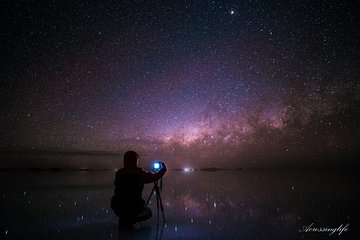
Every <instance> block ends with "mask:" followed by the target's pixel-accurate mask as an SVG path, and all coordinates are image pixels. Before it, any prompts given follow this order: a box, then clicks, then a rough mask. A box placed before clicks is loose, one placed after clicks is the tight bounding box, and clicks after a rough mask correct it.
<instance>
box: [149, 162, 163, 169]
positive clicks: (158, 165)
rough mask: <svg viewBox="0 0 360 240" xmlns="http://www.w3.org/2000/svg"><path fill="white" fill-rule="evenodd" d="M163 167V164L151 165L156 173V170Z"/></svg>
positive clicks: (154, 163)
mask: <svg viewBox="0 0 360 240" xmlns="http://www.w3.org/2000/svg"><path fill="white" fill-rule="evenodd" d="M163 166H164V163H163V162H153V164H152V168H153V171H158V170H160V169H161V168H162V167H163Z"/></svg>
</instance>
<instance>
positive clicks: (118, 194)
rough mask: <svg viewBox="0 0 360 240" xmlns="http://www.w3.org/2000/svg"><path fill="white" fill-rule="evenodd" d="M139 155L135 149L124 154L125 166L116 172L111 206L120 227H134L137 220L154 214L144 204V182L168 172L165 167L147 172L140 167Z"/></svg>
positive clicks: (149, 181) (154, 179)
mask: <svg viewBox="0 0 360 240" xmlns="http://www.w3.org/2000/svg"><path fill="white" fill-rule="evenodd" d="M138 158H139V155H138V154H137V153H136V152H134V151H128V152H126V153H125V154H124V168H122V169H120V170H118V171H117V172H116V178H115V182H114V185H115V191H114V196H113V197H112V198H111V208H112V209H113V210H114V212H115V214H116V215H117V216H118V217H119V227H125V228H127V229H131V228H133V224H134V223H136V222H141V221H145V220H147V219H149V218H151V216H152V212H151V210H150V208H148V207H146V206H144V205H145V201H144V199H142V191H143V189H144V183H151V182H154V181H156V180H158V179H160V178H161V177H162V176H163V175H164V174H165V172H166V167H165V165H163V167H162V168H161V169H160V170H159V171H157V172H155V173H152V172H147V171H145V170H144V169H142V168H140V167H138Z"/></svg>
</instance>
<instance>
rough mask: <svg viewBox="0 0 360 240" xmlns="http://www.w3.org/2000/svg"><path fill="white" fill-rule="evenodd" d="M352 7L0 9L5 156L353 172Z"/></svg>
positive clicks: (32, 4)
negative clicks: (29, 153) (38, 153)
mask: <svg viewBox="0 0 360 240" xmlns="http://www.w3.org/2000/svg"><path fill="white" fill-rule="evenodd" d="M356 2H357V1H353V2H352V1H343V2H340V1H339V2H334V1H310V0H309V1H289V2H285V1H251V0H249V1H101V2H97V3H94V2H92V1H81V2H77V3H76V2H73V1H49V2H48V3H47V4H43V3H40V2H38V1H12V3H2V4H1V8H0V11H1V14H0V20H1V21H0V25H1V33H0V34H1V71H0V77H1V85H0V87H1V95H0V104H1V110H0V150H1V151H15V152H16V151H24V150H54V151H111V152H113V151H116V152H124V151H125V150H129V149H132V150H136V151H138V152H139V153H140V154H141V155H142V156H144V157H145V158H159V159H162V160H164V161H166V162H167V163H171V164H173V166H177V165H181V163H182V162H184V163H186V164H193V165H199V166H200V165H201V166H210V165H211V166H267V165H283V166H286V165H288V164H290V165H291V164H296V165H305V164H321V165H326V164H334V163H335V164H340V165H342V164H345V165H346V164H350V163H354V162H355V161H356V160H357V159H356V158H357V157H358V156H360V154H359V153H360V151H359V145H360V144H359V142H360V80H359V76H360V74H359V70H360V40H359V39H360V34H359V26H360V24H359V23H360V21H359V12H360V8H359V4H358V3H356Z"/></svg>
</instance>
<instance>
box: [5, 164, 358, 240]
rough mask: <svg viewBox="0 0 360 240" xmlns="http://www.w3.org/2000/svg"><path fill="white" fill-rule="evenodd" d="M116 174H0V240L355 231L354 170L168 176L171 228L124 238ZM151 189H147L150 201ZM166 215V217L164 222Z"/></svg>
mask: <svg viewBox="0 0 360 240" xmlns="http://www.w3.org/2000/svg"><path fill="white" fill-rule="evenodd" d="M114 174H115V172H114V171H88V172H76V171H73V172H71V171H60V172H26V171H21V172H20V171H19V172H0V186H1V199H0V203H1V204H0V206H1V212H2V215H3V216H6V217H2V218H1V220H0V223H1V224H0V226H1V232H0V236H1V237H0V239H22V238H26V239H44V238H51V239H119V238H121V239H123V238H128V239H160V238H161V239H271V238H272V239H289V238H291V239H303V238H304V239H321V238H324V239H328V238H329V236H328V235H327V234H326V233H300V232H299V230H300V229H302V228H303V226H304V225H309V224H311V223H314V224H315V225H316V226H319V227H327V226H330V227H338V226H340V224H347V223H350V227H349V232H347V233H342V235H341V237H342V238H341V239H346V238H347V237H350V236H351V235H352V236H354V235H357V234H358V233H356V231H355V229H356V228H358V226H359V225H357V222H356V221H358V219H356V218H357V217H358V215H357V214H356V211H354V209H358V207H357V204H356V202H357V199H358V197H359V193H360V188H359V186H358V184H356V183H357V182H358V181H357V180H358V177H357V176H356V174H355V173H351V172H349V171H338V172H335V171H320V170H317V171H315V170H313V171H308V170H288V171H286V170H244V171H236V170H223V171H217V172H211V171H191V172H180V171H168V173H167V174H166V175H165V177H164V179H163V193H162V195H161V197H162V201H163V204H164V209H165V210H164V213H165V217H166V224H165V225H162V219H161V218H160V225H159V228H157V227H156V226H157V224H156V198H155V197H154V196H153V197H152V201H151V203H150V205H151V208H152V210H153V215H154V216H153V218H152V219H151V220H149V221H147V222H145V223H143V224H142V225H141V226H137V227H138V228H139V229H138V230H137V231H135V232H133V233H124V232H120V236H119V232H118V228H117V218H116V216H115V215H114V214H113V213H112V210H111V209H110V206H109V205H110V203H109V202H110V198H111V196H112V194H113V185H112V184H113V180H114ZM151 189H152V185H151V184H150V185H148V186H147V187H146V188H145V191H144V194H143V198H144V199H145V200H146V199H147V197H148V196H149V194H150V191H151ZM160 216H161V215H160Z"/></svg>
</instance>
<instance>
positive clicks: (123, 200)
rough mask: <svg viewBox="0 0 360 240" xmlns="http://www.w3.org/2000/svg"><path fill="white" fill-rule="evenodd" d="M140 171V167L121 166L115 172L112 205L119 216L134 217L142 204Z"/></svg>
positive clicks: (142, 186) (142, 187) (142, 184)
mask: <svg viewBox="0 0 360 240" xmlns="http://www.w3.org/2000/svg"><path fill="white" fill-rule="evenodd" d="M141 172H142V169H141V168H122V169H120V170H118V171H117V172H116V178H115V182H114V185H115V191H114V197H113V200H112V207H113V209H114V211H115V213H116V214H117V215H118V216H119V217H123V218H131V217H134V216H135V215H137V214H138V213H139V212H141V210H142V208H143V206H144V203H145V201H144V200H143V199H142V191H143V189H144V182H143V179H142V177H141Z"/></svg>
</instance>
